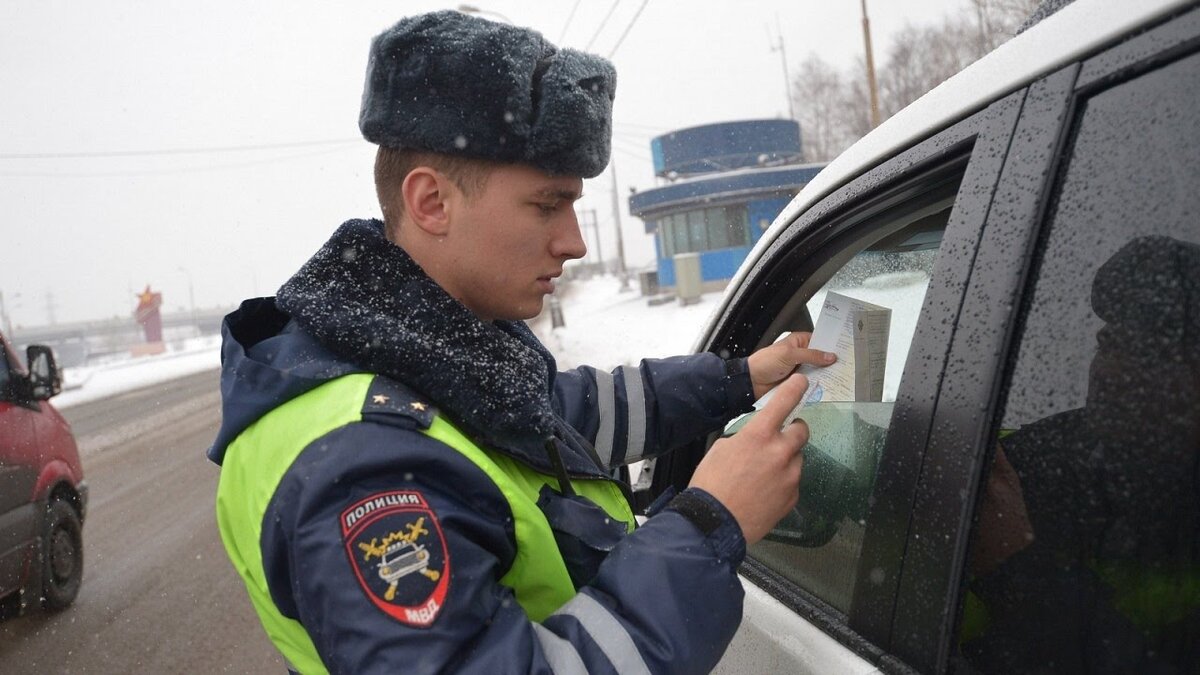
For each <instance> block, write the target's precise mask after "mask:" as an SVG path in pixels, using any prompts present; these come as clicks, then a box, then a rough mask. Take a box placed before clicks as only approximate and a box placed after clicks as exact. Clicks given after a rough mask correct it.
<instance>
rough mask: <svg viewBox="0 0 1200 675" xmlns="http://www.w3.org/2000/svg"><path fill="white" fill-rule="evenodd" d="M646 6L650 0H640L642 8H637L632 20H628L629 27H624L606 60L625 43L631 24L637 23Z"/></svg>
mask: <svg viewBox="0 0 1200 675" xmlns="http://www.w3.org/2000/svg"><path fill="white" fill-rule="evenodd" d="M648 4H650V0H642V6H641V7H638V9H637V12H636V13H635V14H634V15H633V18H632V19H630V20H629V25H628V26H625V32H624V33H621V37H619V38H617V44H615V45H613V48H612V50H611V51H610V52H608V58H610V59H611V58H612V57H613V54H616V53H617V47H620V46H621V43H622V42H624V41H625V36H626V35H629V30H630V29H631V28H633V24H635V23H637V20H638V17H639V16H641V15H642V10H643V9H646V5H648Z"/></svg>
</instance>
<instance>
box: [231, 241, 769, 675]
mask: <svg viewBox="0 0 1200 675" xmlns="http://www.w3.org/2000/svg"><path fill="white" fill-rule="evenodd" d="M223 331H224V345H223V349H222V363H223V370H222V377H221V390H222V398H223V404H222V412H223V420H222V427H221V429H220V431H219V433H218V436H217V439H216V440H215V442H214V444H213V446H212V447H211V448H210V450H209V453H208V456H209V458H210V459H211V460H212V461H214V462H216V463H217V464H221V463H222V461H223V459H224V456H225V452H226V449H227V448H228V447H229V445H230V444H231V443H232V442H233V441H234V440H235V439H237V437H238V436H239V435H240V434H241V433H242V432H243V431H244V430H246V429H247V428H248V427H250V426H251V425H253V424H254V423H255V422H256V421H257V420H259V419H260V418H262V417H263V416H264V415H266V414H267V413H269V412H270V411H272V410H274V409H276V408H278V407H279V406H281V405H282V404H284V403H285V402H287V401H289V400H292V399H294V398H296V397H298V396H300V395H302V394H304V393H306V392H309V391H312V390H313V389H314V388H316V387H318V386H320V385H322V384H324V383H327V382H330V381H331V380H334V379H336V378H339V377H341V376H343V375H347V374H351V373H375V374H379V375H382V376H386V377H387V378H390V379H391V380H393V381H395V382H397V383H402V384H403V386H404V387H405V388H407V390H411V391H413V392H416V393H417V394H419V395H420V396H422V397H425V398H427V399H428V400H429V401H431V402H432V403H433V404H434V405H435V406H436V411H437V412H439V413H440V414H443V415H446V417H447V418H448V419H450V420H452V421H453V424H454V425H455V426H456V427H457V428H458V429H460V430H462V431H463V432H464V433H465V434H466V435H467V436H468V437H470V438H471V439H472V440H473V441H474V442H475V443H476V444H478V445H480V446H486V447H488V448H492V449H495V450H498V451H500V452H501V453H503V454H504V455H507V456H508V457H511V458H512V459H514V460H516V461H518V462H520V463H522V464H524V465H526V466H528V467H530V468H532V469H533V470H535V471H537V472H541V473H545V474H550V475H553V474H554V472H555V467H554V466H553V465H552V462H551V460H550V458H549V456H548V454H547V452H546V450H545V441H546V439H547V438H548V437H553V438H555V439H557V447H559V448H560V449H561V461H562V465H563V468H564V469H565V471H566V473H567V474H569V476H570V477H571V478H572V479H576V478H579V479H596V480H611V478H609V476H610V475H611V472H612V470H613V468H614V467H617V466H620V465H623V464H627V463H629V462H632V461H636V460H639V459H642V458H650V457H654V456H658V455H660V454H662V453H664V452H667V451H669V450H671V449H673V448H675V447H678V446H680V445H683V444H685V443H687V442H690V441H692V440H695V439H697V438H700V437H702V436H703V435H705V434H707V433H710V432H712V431H714V430H716V429H719V428H720V427H721V426H722V425H723V424H724V422H725V421H726V420H728V419H729V418H730V417H732V416H733V415H735V414H737V413H739V412H742V411H744V410H746V409H748V408H749V407H750V404H751V402H752V398H753V395H752V386H751V383H750V378H749V375H748V371H747V365H746V362H745V360H744V359H735V360H730V361H725V360H723V359H721V358H719V357H717V356H716V355H713V354H697V355H692V356H685V357H675V358H669V359H657V360H655V359H647V360H643V361H642V362H641V363H640V364H639V365H638V366H636V367H626V366H622V367H619V368H617V369H615V370H614V371H612V372H611V373H609V372H604V371H600V370H595V369H592V368H586V367H585V368H579V369H576V370H572V371H569V372H563V373H557V372H556V368H555V363H554V359H553V357H552V356H551V355H550V354H549V352H548V351H547V350H546V349H545V348H544V347H543V346H542V345H541V344H540V343H539V342H538V341H537V339H536V338H535V337H534V336H533V334H532V333H531V332H530V331H529V329H528V328H527V327H526V326H525V324H524V323H522V322H507V321H496V322H494V323H484V322H481V321H479V320H478V319H477V318H475V316H474V315H473V314H472V313H471V312H470V311H469V310H467V309H466V308H465V307H464V306H463V305H461V304H460V303H458V302H457V301H455V300H454V299H452V298H451V297H450V296H449V295H447V294H446V293H445V292H444V291H443V290H442V289H441V288H440V287H439V286H437V285H436V284H435V283H434V282H433V281H432V280H431V279H430V278H429V277H427V276H426V275H425V274H424V273H423V272H422V271H421V270H420V268H419V267H418V266H417V265H416V264H415V262H413V261H412V259H411V258H410V257H408V255H407V254H406V253H405V252H404V251H403V250H402V249H400V248H399V247H397V246H394V245H393V244H391V243H390V242H388V241H387V240H386V239H385V238H384V237H383V230H382V223H380V222H379V221H374V220H372V221H355V220H352V221H349V222H347V223H345V224H344V225H343V226H342V227H341V228H339V229H338V231H337V232H336V233H335V234H334V235H333V237H332V238H331V239H330V240H329V241H328V242H327V243H326V244H325V245H324V246H323V247H322V248H321V250H320V251H318V252H317V254H316V255H314V256H313V258H312V259H311V260H310V261H309V262H308V263H306V264H305V266H304V267H303V268H302V269H301V270H300V271H299V272H298V273H297V274H296V275H295V276H294V277H293V278H292V279H291V280H289V281H288V282H287V283H286V284H285V285H284V287H283V288H282V289H280V292H279V295H278V297H277V298H275V299H271V298H261V299H256V300H248V301H246V302H245V303H243V305H242V307H241V308H240V309H239V310H238V311H236V312H234V313H233V314H230V315H229V316H228V317H227V318H226V322H225V325H224V327H223ZM430 414H433V411H430ZM394 490H409V491H413V492H416V493H419V494H420V495H422V496H423V497H424V498H425V500H426V501H427V502H428V506H429V508H430V510H431V512H432V513H433V515H434V517H435V518H436V519H437V521H438V526H439V527H440V532H441V536H442V538H443V540H444V542H445V546H446V555H447V556H448V558H449V559H451V560H453V566H452V569H453V572H452V575H451V578H450V580H449V582H448V583H449V590H448V593H447V596H446V600H445V603H444V605H443V606H442V607H441V608H440V610H439V611H438V614H437V616H436V618H435V619H434V620H433V621H432V623H431V624H429V625H428V626H415V625H410V624H407V623H405V622H403V621H398V620H397V619H395V618H393V617H392V616H389V615H388V614H387V613H385V612H383V611H380V609H379V608H378V607H377V606H375V605H373V604H372V602H371V599H370V597H369V592H364V590H365V589H364V586H363V585H362V584H361V582H360V580H359V578H357V577H356V576H355V569H354V564H353V563H352V562H351V561H350V560H349V558H348V556H347V552H346V551H347V546H346V542H345V541H344V540H343V533H342V530H341V527H340V525H339V519H340V515H342V514H343V513H344V511H345V509H347V507H350V506H353V505H354V504H356V503H358V502H361V500H362V498H363V497H364V496H366V495H370V494H374V493H383V492H385V491H394ZM684 495H686V498H677V500H676V502H677V503H678V505H676V502H673V503H672V505H669V506H668V507H667V508H666V509H664V510H662V511H660V512H658V513H656V514H655V515H654V516H652V517H651V518H649V520H647V521H646V523H645V524H643V525H642V526H641V527H639V528H638V529H637V530H636V531H634V532H632V533H631V534H629V535H627V536H625V537H624V538H623V539H621V540H620V541H619V543H617V544H616V546H615V548H613V549H612V551H611V553H609V554H608V556H607V558H605V559H604V562H603V564H601V565H600V567H599V570H598V571H597V572H596V573H595V574H594V576H592V577H591V580H590V581H589V582H587V584H586V585H584V586H582V587H581V588H579V589H578V594H577V595H576V596H575V598H574V599H572V600H571V601H569V602H567V603H566V604H565V605H564V606H563V607H561V608H559V609H558V610H557V611H555V612H553V613H552V614H551V615H550V616H549V617H547V618H545V619H544V620H542V621H541V622H540V623H535V622H533V621H531V620H530V619H529V618H528V617H527V616H526V614H525V612H524V611H523V610H522V608H521V607H520V606H519V605H518V604H517V603H516V602H514V601H513V591H512V589H510V588H507V587H505V586H503V585H502V584H500V583H499V580H500V578H501V577H503V576H504V575H505V573H506V571H507V570H508V569H509V568H510V567H511V566H512V565H513V563H514V559H515V558H516V556H517V541H516V539H515V536H514V533H513V524H512V514H511V513H510V512H509V506H508V502H507V501H506V500H505V498H504V496H503V495H502V494H501V493H500V491H499V490H498V489H497V487H496V485H495V484H494V483H493V482H492V481H491V480H490V479H489V478H488V477H487V475H486V474H484V473H483V472H482V471H480V470H479V468H478V467H476V466H475V465H473V464H471V462H469V461H467V460H465V459H464V458H463V457H462V455H461V454H459V453H458V452H457V451H456V450H454V449H452V448H450V447H448V446H447V445H445V444H443V443H441V442H439V441H437V440H434V439H433V438H430V437H429V436H427V435H426V434H424V433H422V431H421V429H420V426H419V424H417V423H416V422H415V421H414V422H413V423H410V424H405V423H399V424H397V423H396V421H395V419H394V418H393V419H390V420H384V419H382V418H379V417H372V416H364V417H363V419H362V420H361V421H359V422H355V423H352V424H347V425H345V426H343V427H341V428H337V429H334V430H333V431H331V432H328V433H326V434H324V435H323V436H321V437H320V438H318V439H317V440H315V441H313V442H312V443H311V444H309V446H307V447H306V448H305V449H304V450H303V451H302V452H301V453H300V455H299V456H298V457H297V458H296V459H295V460H294V461H293V462H292V463H291V465H289V466H288V467H287V469H286V472H285V473H284V475H283V479H282V481H281V482H280V483H279V486H278V487H277V489H276V490H275V492H274V494H273V496H272V497H271V504H270V508H269V509H268V511H267V514H266V515H264V517H263V519H262V530H261V539H260V543H261V548H262V560H263V566H264V570H265V573H266V577H267V582H268V585H269V590H270V596H271V601H272V602H274V603H275V605H276V606H277V607H278V608H279V610H280V611H281V612H282V613H283V614H284V615H285V616H286V617H289V618H291V619H295V620H297V621H299V622H300V623H301V624H302V625H303V626H304V629H305V631H306V632H307V633H308V635H309V637H310V638H311V639H312V641H313V644H314V645H315V647H316V649H317V651H318V653H319V654H320V657H321V659H322V661H323V662H324V664H325V666H326V667H327V668H329V670H330V671H332V672H376V671H378V672H384V671H396V670H402V671H403V672H417V671H422V672H423V671H440V670H446V671H454V672H478V673H497V672H559V671H561V669H562V667H563V665H562V664H563V660H562V655H563V654H564V653H569V654H571V659H570V660H573V661H574V662H575V663H576V664H577V665H580V666H583V667H585V668H586V669H587V670H588V672H593V673H604V672H618V671H619V670H626V671H627V670H629V669H630V668H631V667H633V668H634V669H635V670H640V669H643V668H644V669H645V671H647V672H654V673H666V672H702V671H707V670H709V669H711V668H712V667H713V666H714V665H715V664H716V662H717V660H719V658H720V656H721V654H722V653H723V652H724V650H725V648H726V646H727V645H728V643H729V641H730V639H732V636H733V633H734V631H735V630H736V628H737V626H738V624H739V622H740V620H741V608H742V588H741V584H740V582H739V581H738V578H737V575H736V569H737V566H738V565H739V564H740V562H741V560H742V558H743V557H744V555H745V541H744V539H743V538H742V535H741V531H740V529H739V528H738V526H737V524H736V522H735V521H734V520H733V519H732V516H731V515H730V514H729V513H728V511H726V510H725V509H724V507H723V506H721V505H720V503H719V502H717V501H716V500H715V499H713V498H712V497H711V496H709V495H707V494H705V493H703V492H702V491H698V490H687V491H685V493H684ZM573 576H574V575H573ZM564 650H565V652H564ZM556 667H557V670H556Z"/></svg>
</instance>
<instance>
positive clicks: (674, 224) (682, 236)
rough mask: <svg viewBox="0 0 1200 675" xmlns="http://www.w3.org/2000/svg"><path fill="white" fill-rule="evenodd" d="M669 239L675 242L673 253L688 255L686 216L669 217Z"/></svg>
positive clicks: (680, 214) (678, 214) (679, 214)
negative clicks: (670, 232)
mask: <svg viewBox="0 0 1200 675" xmlns="http://www.w3.org/2000/svg"><path fill="white" fill-rule="evenodd" d="M671 230H672V234H671V237H672V239H673V240H674V242H675V253H676V254H679V253H688V252H689V251H691V250H692V249H690V248H688V233H687V214H684V213H676V214H674V215H672V216H671Z"/></svg>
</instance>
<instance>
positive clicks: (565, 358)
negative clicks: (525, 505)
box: [54, 277, 925, 408]
mask: <svg viewBox="0 0 1200 675" xmlns="http://www.w3.org/2000/svg"><path fill="white" fill-rule="evenodd" d="M887 281H888V283H883V284H878V285H879V287H878V288H872V287H871V284H864V286H863V287H861V288H855V289H853V290H849V291H845V292H846V293H847V294H849V295H853V296H855V297H860V298H861V299H863V300H866V301H868V302H873V303H876V304H881V305H884V306H888V307H892V309H893V325H892V336H891V338H892V339H891V342H892V343H893V344H892V345H891V347H890V349H889V364H888V377H887V385H886V387H885V388H886V390H887V394H888V395H889V396H887V398H889V399H890V398H892V397H894V395H895V388H896V385H897V382H898V380H899V376H900V370H901V368H900V367H898V366H899V365H901V364H903V356H904V352H906V351H907V347H908V342H909V341H910V340H911V338H912V329H913V323H914V322H915V321H916V316H917V313H918V311H917V310H918V308H919V306H920V302H921V298H922V296H923V295H924V282H925V280H924V279H923V278H921V279H911V280H910V279H904V280H902V281H903V283H897V281H896V280H895V279H889V280H887ZM556 294H557V297H558V299H559V302H560V303H561V306H562V313H563V319H564V323H565V325H564V326H563V327H562V328H557V329H552V328H551V325H550V316H549V312H544V313H543V315H542V316H540V317H538V318H537V319H535V320H534V321H532V322H530V325H531V327H532V328H533V330H534V332H535V333H536V334H537V335H538V337H539V338H540V339H541V340H542V342H544V343H545V344H546V346H547V347H549V348H550V351H552V352H553V353H554V355H555V357H556V358H557V359H558V366H559V368H562V369H567V368H573V367H575V366H579V365H589V366H595V367H597V368H602V369H605V370H611V369H612V368H615V367H617V366H620V365H633V364H636V363H637V362H638V360H639V359H642V358H648V357H662V356H672V355H675V354H686V353H688V352H689V351H690V350H691V348H692V345H693V343H694V342H695V339H696V336H697V335H698V334H699V332H700V327H701V326H702V325H703V324H704V323H705V322H706V321H707V319H708V317H709V315H710V314H712V312H713V310H714V309H715V308H716V307H717V304H718V302H719V300H720V297H721V296H720V293H706V294H704V295H703V296H702V297H701V299H700V302H699V303H696V304H693V305H688V306H686V307H684V306H681V305H680V304H679V303H678V302H677V301H671V302H668V303H665V304H661V305H657V306H653V307H651V306H649V305H648V303H647V299H646V298H645V297H642V296H641V295H639V294H638V292H637V291H636V290H629V291H625V292H621V291H620V282H619V281H618V280H617V279H616V278H614V277H596V278H593V279H589V280H583V281H580V280H576V281H572V282H569V283H566V284H563V285H562V286H560V287H559V288H558V289H557V291H556ZM823 297H824V295H823V293H818V295H817V296H816V297H814V298H813V299H812V300H811V301H810V303H809V306H810V308H811V309H812V310H813V311H816V310H817V308H819V307H820V303H821V299H822V298H823ZM896 357H899V358H898V359H896ZM219 365H220V338H219V337H218V336H208V337H203V338H195V339H192V340H187V341H185V342H184V343H183V344H181V345H179V346H177V347H174V348H172V350H170V351H168V352H167V353H165V354H161V355H159V356H148V357H141V358H136V359H133V358H131V359H125V360H116V361H113V362H110V363H106V364H104V365H99V366H92V367H86V368H69V369H66V370H65V371H64V380H65V385H66V386H65V390H64V391H63V393H62V394H60V395H58V396H56V397H55V398H54V404H55V405H56V406H58V407H59V408H67V407H70V406H73V405H78V404H80V403H84V402H86V401H93V400H96V399H99V398H104V397H107V396H113V395H115V394H119V393H121V392H125V391H129V390H133V389H137V388H140V387H145V386H148V385H152V384H157V383H159V382H165V381H168V380H172V379H174V378H178V377H183V376H185V375H190V374H192V373H197V372H200V371H203V370H208V369H215V368H217V367H219Z"/></svg>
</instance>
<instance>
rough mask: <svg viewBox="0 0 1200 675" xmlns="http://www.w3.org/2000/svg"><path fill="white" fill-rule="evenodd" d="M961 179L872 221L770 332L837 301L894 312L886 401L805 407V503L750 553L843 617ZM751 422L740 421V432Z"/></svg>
mask: <svg viewBox="0 0 1200 675" xmlns="http://www.w3.org/2000/svg"><path fill="white" fill-rule="evenodd" d="M959 180H961V175H959V176H957V177H955V178H953V179H952V180H949V181H947V182H945V183H943V184H942V185H941V186H940V187H939V188H938V190H937V191H936V192H935V193H932V194H926V195H924V196H922V197H921V198H917V199H914V200H912V201H910V202H908V203H906V204H902V205H899V206H896V207H893V208H892V209H890V210H889V212H888V213H885V214H882V215H879V216H877V217H874V218H872V219H871V221H870V223H868V224H864V225H863V226H862V227H860V228H858V230H857V231H856V232H853V233H851V235H850V236H849V238H848V239H843V240H842V241H841V246H839V247H836V248H835V249H834V250H832V251H825V252H823V253H821V254H820V255H821V256H824V257H825V258H826V259H827V261H826V263H825V264H824V265H823V266H822V267H821V268H820V269H819V270H818V271H817V272H816V273H815V274H814V275H813V276H812V278H811V279H810V280H809V281H808V282H806V283H804V284H802V285H801V286H800V288H799V290H797V291H796V292H795V294H794V296H793V297H792V299H791V300H790V301H789V302H787V303H785V305H784V310H783V311H782V312H781V313H780V315H779V316H778V317H776V319H775V321H774V322H773V323H772V324H771V325H772V328H771V329H769V330H770V333H771V334H774V335H783V334H786V332H787V331H788V330H794V329H809V327H810V326H812V325H813V322H814V321H815V320H816V319H817V317H818V316H819V315H820V311H821V308H822V306H823V303H824V301H825V298H826V296H827V295H828V294H829V293H831V292H834V293H838V294H840V295H843V296H846V297H849V298H852V299H855V300H860V301H864V302H867V303H870V304H873V305H877V306H880V307H883V308H886V309H888V310H890V313H891V316H890V326H889V338H888V341H887V345H886V363H885V366H884V371H883V372H884V377H883V383H884V384H883V388H882V395H879V393H878V392H875V393H874V394H873V395H863V394H862V393H861V392H859V393H858V395H856V396H854V397H848V396H842V397H838V396H831V395H828V394H827V395H825V396H823V398H822V399H821V400H820V401H819V402H816V403H812V404H810V405H807V406H806V407H805V408H804V409H803V411H802V412H801V417H802V418H803V419H804V420H805V421H806V422H807V423H808V425H809V429H810V440H809V443H808V445H807V447H806V448H805V466H804V476H803V478H802V482H801V487H800V501H799V503H798V504H797V505H796V507H795V508H794V509H793V510H792V512H791V513H790V514H789V515H787V516H785V517H784V519H783V520H782V521H780V523H779V524H778V525H777V526H776V527H775V529H774V530H772V532H771V533H770V534H768V535H767V537H766V539H764V540H763V541H761V542H759V543H757V544H755V545H753V546H752V547H751V549H750V555H751V556H752V557H754V558H755V559H756V560H758V561H759V562H762V563H763V564H765V565H766V566H767V567H769V568H771V569H773V570H775V571H776V572H778V573H780V574H781V575H783V576H784V577H786V578H788V579H790V580H792V581H794V582H795V583H797V584H798V585H799V586H800V587H802V588H803V589H805V590H806V591H808V592H809V593H811V594H813V595H815V596H816V597H818V598H820V599H821V600H823V601H824V602H826V603H828V604H829V605H831V606H832V607H833V608H835V609H836V610H838V611H839V612H841V613H843V614H845V613H848V612H849V609H850V602H851V599H852V597H853V592H854V583H855V578H856V571H857V563H858V558H859V555H860V552H861V549H862V544H863V536H864V533H865V529H866V527H865V526H866V518H867V510H868V503H869V501H870V495H871V490H872V488H873V487H874V483H875V475H876V470H877V468H878V466H879V458H880V454H881V452H882V450H883V447H884V443H885V441H886V438H887V433H888V429H889V426H890V423H891V417H892V407H893V403H894V401H895V400H896V392H897V391H898V389H899V386H900V378H901V373H903V371H904V365H905V361H906V359H907V356H908V350H909V346H910V344H911V342H912V338H913V333H914V330H915V328H916V324H917V317H918V315H919V314H920V310H921V305H922V302H923V301H924V298H925V291H926V288H927V287H928V285H929V280H930V277H931V275H932V272H933V267H934V262H935V260H936V259H937V255H938V247H939V244H940V243H941V240H942V233H943V232H944V231H945V229H946V224H947V222H948V221H949V218H950V214H951V212H952V206H953V202H954V193H955V192H956V190H957V187H958V181H959ZM748 417H749V416H747V417H744V418H742V419H741V420H737V421H735V422H734V423H733V424H731V425H730V428H729V429H728V430H727V432H726V433H733V432H735V431H736V430H737V429H738V428H740V426H741V425H742V424H744V423H745V421H746V420H747V419H748Z"/></svg>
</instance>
